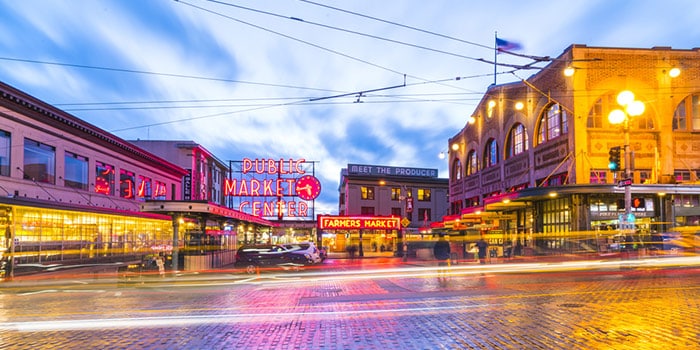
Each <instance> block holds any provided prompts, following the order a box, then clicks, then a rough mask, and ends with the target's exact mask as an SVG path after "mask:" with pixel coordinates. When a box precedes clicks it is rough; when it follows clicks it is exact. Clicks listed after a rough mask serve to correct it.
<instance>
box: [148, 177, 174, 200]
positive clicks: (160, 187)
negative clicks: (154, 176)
mask: <svg viewBox="0 0 700 350" xmlns="http://www.w3.org/2000/svg"><path fill="white" fill-rule="evenodd" d="M174 193H175V191H173V194H174ZM167 196H168V188H167V187H165V183H163V182H160V181H156V182H155V187H154V188H153V197H154V198H153V199H156V200H161V201H162V200H166V199H168V197H167Z"/></svg>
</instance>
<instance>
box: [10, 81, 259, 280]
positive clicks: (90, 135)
mask: <svg viewBox="0 0 700 350" xmlns="http://www.w3.org/2000/svg"><path fill="white" fill-rule="evenodd" d="M188 174H189V172H188V171H187V170H186V169H184V168H183V167H181V166H178V165H176V164H173V163H172V162H169V161H167V160H165V159H163V158H161V157H159V156H156V155H154V154H153V153H150V152H148V151H146V150H144V149H143V148H140V147H138V146H136V145H134V144H132V143H130V142H127V141H125V140H122V139H120V138H118V137H116V136H115V135H112V134H110V133H108V132H106V131H104V130H102V129H100V128H98V127H96V126H94V125H91V124H89V123H86V122H84V121H83V120H81V119H79V118H76V117H75V116H73V115H71V114H69V113H66V112H64V111H62V110H60V109H58V108H55V107H53V106H51V105H49V104H47V103H45V102H43V101H40V100H39V99H36V98H34V97H32V96H30V95H28V94H26V93H24V92H22V91H19V90H17V89H15V88H13V87H11V86H8V85H6V84H3V83H0V195H1V197H0V230H2V232H4V233H5V235H4V239H2V240H0V256H1V257H2V260H0V261H2V262H3V263H4V265H5V266H6V267H7V268H6V269H5V271H8V272H9V275H10V276H11V275H12V274H13V273H14V272H15V269H14V267H15V266H20V265H28V264H39V265H47V264H64V265H70V264H85V263H106V262H116V261H122V262H123V261H128V260H130V259H140V258H141V257H142V256H143V255H145V254H154V253H155V254H160V253H163V254H171V253H172V258H173V259H174V260H175V261H178V263H179V265H178V264H173V268H177V267H178V266H183V262H182V261H180V259H182V258H183V256H186V255H187V253H183V254H181V255H180V256H179V257H178V255H177V253H178V251H179V250H180V249H181V248H183V249H185V248H187V247H188V242H187V241H186V240H185V239H184V237H186V235H185V234H182V235H179V236H178V234H177V233H178V231H177V229H178V228H180V229H181V230H183V233H184V232H186V231H187V230H190V229H193V230H200V231H201V227H205V226H208V225H213V224H216V225H218V227H219V228H218V230H217V236H221V235H222V234H224V235H229V233H228V232H225V231H226V230H225V229H224V225H225V224H229V226H230V225H231V224H234V225H236V226H240V227H242V226H244V225H243V224H249V225H250V226H255V227H259V226H266V227H267V226H271V223H269V222H268V221H266V220H260V219H259V218H256V217H253V216H249V215H247V214H242V213H237V212H235V211H229V212H224V211H220V210H215V207H216V206H217V205H216V204H215V203H212V204H211V205H210V206H208V207H207V208H204V209H203V210H204V211H206V212H207V213H208V216H207V217H204V216H201V215H199V214H197V215H192V214H193V213H192V212H191V210H185V211H183V214H182V215H175V214H177V213H176V212H172V211H159V210H151V211H150V212H146V211H142V209H143V208H142V206H144V205H145V204H147V203H162V205H165V204H166V203H170V202H182V201H183V199H184V198H183V181H184V180H183V179H184V178H185V176H186V175H188ZM202 199H204V200H208V199H210V198H202ZM199 202H201V201H199ZM195 204H197V203H195ZM213 208H214V209H213ZM212 211H213V212H214V213H212ZM210 217H214V218H216V219H217V220H216V221H215V222H213V224H212V222H211V221H210V222H204V223H202V222H198V220H199V219H202V218H210ZM180 221H182V224H181V225H180V224H179V223H180ZM233 235H234V238H232V239H226V240H221V239H218V240H215V241H216V242H218V243H220V244H225V245H226V246H220V248H223V249H229V250H233V249H235V232H234V233H233ZM221 242H224V243H221ZM200 252H201V250H200ZM229 255H230V254H229ZM219 261H221V260H219Z"/></svg>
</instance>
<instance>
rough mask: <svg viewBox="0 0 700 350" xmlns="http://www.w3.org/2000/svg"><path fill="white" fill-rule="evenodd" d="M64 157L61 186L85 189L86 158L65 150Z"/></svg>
mask: <svg viewBox="0 0 700 350" xmlns="http://www.w3.org/2000/svg"><path fill="white" fill-rule="evenodd" d="M64 159H65V160H64V162H65V164H64V167H65V170H64V174H63V186H65V187H71V188H76V189H79V190H84V191H87V189H88V159H87V158H86V157H83V156H79V155H77V154H75V153H71V152H66V153H65V158H64Z"/></svg>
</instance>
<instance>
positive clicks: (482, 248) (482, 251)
mask: <svg viewBox="0 0 700 350" xmlns="http://www.w3.org/2000/svg"><path fill="white" fill-rule="evenodd" d="M488 247H489V244H488V243H487V242H486V240H485V239H484V235H483V234H482V235H481V239H480V240H479V241H477V242H476V248H477V249H479V262H480V263H481V264H482V265H483V264H486V250H487V249H488Z"/></svg>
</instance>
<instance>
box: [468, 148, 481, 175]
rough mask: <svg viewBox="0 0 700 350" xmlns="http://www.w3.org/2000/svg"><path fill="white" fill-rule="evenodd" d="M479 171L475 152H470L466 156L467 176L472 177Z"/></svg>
mask: <svg viewBox="0 0 700 350" xmlns="http://www.w3.org/2000/svg"><path fill="white" fill-rule="evenodd" d="M477 171H479V160H478V159H477V157H476V151H475V150H471V151H469V154H467V175H474V174H476V172H477Z"/></svg>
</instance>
